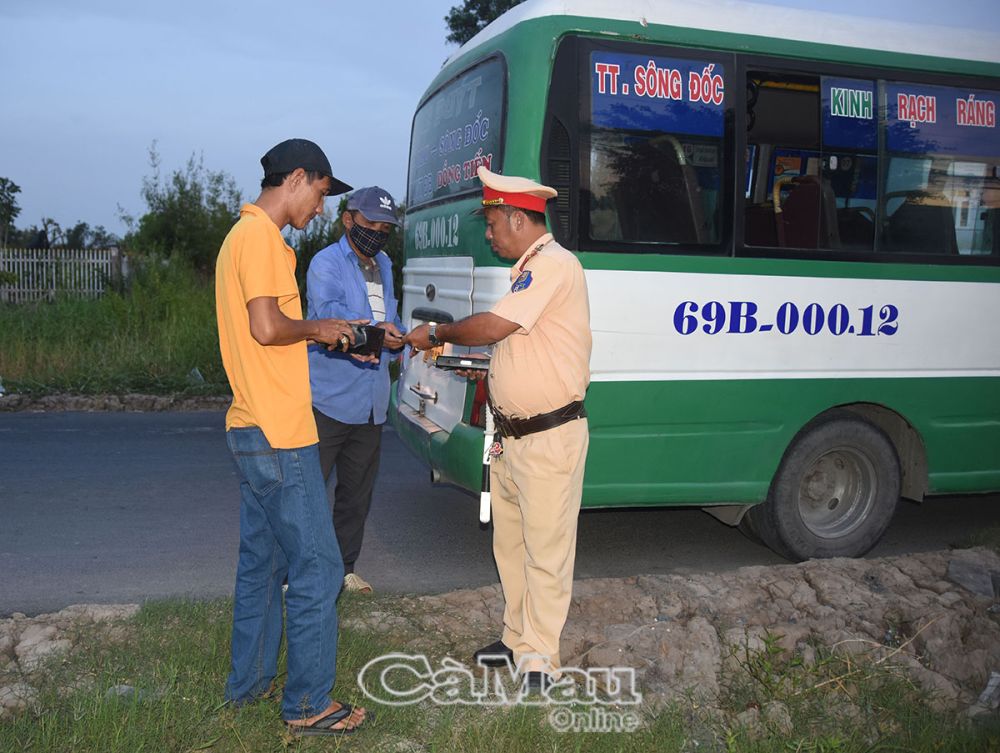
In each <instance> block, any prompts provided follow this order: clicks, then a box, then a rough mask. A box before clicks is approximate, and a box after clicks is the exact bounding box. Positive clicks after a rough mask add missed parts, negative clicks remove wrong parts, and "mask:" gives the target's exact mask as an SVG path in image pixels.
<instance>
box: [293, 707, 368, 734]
mask: <svg viewBox="0 0 1000 753" xmlns="http://www.w3.org/2000/svg"><path fill="white" fill-rule="evenodd" d="M372 717H373V715H372V714H370V713H367V712H366V711H365V710H364V709H360V708H359V709H354V707H353V706H351V705H350V704H347V703H338V702H337V701H334V702H333V703H331V704H330V706H329V707H328V708H327V709H326V710H325V711H323V712H321V713H319V714H318V715H316V716H314V717H311V718H310V719H303V720H301V721H299V720H296V721H292V722H290V721H285V726H286V727H287V728H288V729H289V730H290V731H291V732H293V733H294V734H296V735H304V736H313V735H353V734H354V733H355V732H357V731H358V730H359V729H361V727H362V726H363V725H364V724H365V723H366V722H368V721H369V720H370V719H371V718H372ZM351 721H353V722H354V724H350V722H351ZM341 722H343V723H344V726H342V727H337V726H335V725H337V724H339V723H341Z"/></svg>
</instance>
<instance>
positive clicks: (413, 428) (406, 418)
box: [389, 390, 483, 494]
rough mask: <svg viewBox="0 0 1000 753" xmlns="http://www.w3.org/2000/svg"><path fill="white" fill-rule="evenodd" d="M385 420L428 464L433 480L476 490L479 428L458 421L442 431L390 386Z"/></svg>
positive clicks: (480, 446) (479, 465)
mask: <svg viewBox="0 0 1000 753" xmlns="http://www.w3.org/2000/svg"><path fill="white" fill-rule="evenodd" d="M389 420H390V421H391V422H392V425H393V428H395V429H396V433H397V434H399V437H400V439H402V440H403V444H405V445H406V446H407V447H408V448H409V449H410V450H411V451H412V452H413V453H414V454H415V455H416V456H417V457H418V458H420V460H422V461H423V462H424V463H425V464H427V465H428V466H430V469H431V479H432V480H433V481H435V482H444V483H449V484H455V485H456V486H459V487H461V488H463V489H466V490H468V491H470V492H474V493H476V494H478V493H479V490H480V483H481V481H482V451H483V430H482V429H479V428H476V427H474V426H469V425H468V424H464V423H458V424H456V425H455V426H454V427H453V428H452V430H451V431H450V432H449V431H445V430H444V429H443V428H441V427H440V426H438V425H437V424H435V423H434V422H433V421H431V420H430V419H428V418H427V417H426V416H422V415H420V414H419V413H417V411H415V410H414V409H413V408H411V407H410V406H408V405H406V404H405V403H403V404H400V403H399V402H398V400H397V399H396V392H395V390H393V391H392V392H391V393H390V398H389Z"/></svg>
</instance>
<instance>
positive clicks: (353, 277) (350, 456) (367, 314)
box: [306, 186, 404, 593]
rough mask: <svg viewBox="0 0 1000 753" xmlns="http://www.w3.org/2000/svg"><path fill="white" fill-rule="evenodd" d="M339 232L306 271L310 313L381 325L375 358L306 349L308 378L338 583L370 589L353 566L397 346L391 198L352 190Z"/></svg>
mask: <svg viewBox="0 0 1000 753" xmlns="http://www.w3.org/2000/svg"><path fill="white" fill-rule="evenodd" d="M341 222H343V225H344V235H343V236H342V237H341V239H340V240H339V241H338V242H336V243H334V244H333V245H332V246H327V247H326V248H324V249H323V250H322V251H320V252H319V253H317V254H316V255H315V256H314V257H313V259H312V262H311V263H310V264H309V271H308V273H307V275H306V294H307V298H308V303H309V318H310V319H326V318H331V317H335V318H340V319H369V320H370V321H371V323H372V324H373V325H375V326H377V327H380V328H381V329H384V330H385V342H384V346H383V351H382V355H381V357H380V358H379V361H378V363H363V362H360V361H358V360H356V359H354V358H351V356H350V355H348V354H346V353H340V352H336V351H330V350H326V349H325V348H322V347H319V346H313V347H310V348H309V381H310V384H311V386H312V400H313V413H314V415H315V417H316V428H317V430H318V431H319V457H320V465H321V466H322V470H323V478H324V479H326V480H329V478H330V473H331V471H332V470H333V467H334V466H336V467H337V485H336V488H335V489H334V497H333V528H334V530H335V531H336V534H337V541H338V543H339V544H340V551H341V554H342V555H343V558H344V573H345V575H344V588H346V589H347V590H349V591H358V592H362V593H371V591H372V587H371V585H369V584H368V583H366V582H365V581H364V580H362V579H361V577H360V576H358V575H357V574H356V573H355V572H354V563H355V561H356V560H357V559H358V555H359V554H360V552H361V542H362V539H363V538H364V533H365V520H366V519H367V517H368V509H369V507H370V506H371V501H372V488H373V487H374V485H375V476H376V474H377V473H378V465H379V448H380V446H381V442H382V424H384V423H385V419H386V412H387V410H388V407H389V360H390V355H389V351H392V350H399V349H400V348H401V347H402V345H403V340H402V337H403V334H404V332H403V327H402V322H401V321H400V319H399V314H398V313H397V308H398V306H397V303H396V295H395V291H394V290H393V286H392V262H391V261H390V260H389V257H388V256H387V255H386V253H385V252H384V251H383V250H382V249H383V248H385V245H386V242H387V241H388V240H389V232H390V231H391V230H392V228H393V227H398V226H399V219H398V218H397V216H396V202H395V201H394V200H393V198H392V195H391V194H390V193H389V192H388V191H386V190H384V189H382V188H379V187H378V186H370V187H368V188H361V189H358V190H357V191H355V192H354V193H353V194H351V196H350V197H349V198H348V200H347V208H346V210H345V211H344V213H343V214H342V215H341Z"/></svg>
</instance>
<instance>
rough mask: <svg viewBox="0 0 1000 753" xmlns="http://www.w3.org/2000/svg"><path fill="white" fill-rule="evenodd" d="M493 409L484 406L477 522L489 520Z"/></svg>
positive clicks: (487, 521)
mask: <svg viewBox="0 0 1000 753" xmlns="http://www.w3.org/2000/svg"><path fill="white" fill-rule="evenodd" d="M494 431H495V429H494V426H493V411H491V410H490V409H489V407H487V408H486V428H485V429H484V430H483V486H482V491H481V492H480V493H479V522H480V523H489V522H490V449H491V448H492V447H493V434H494Z"/></svg>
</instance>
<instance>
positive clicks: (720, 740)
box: [0, 596, 1000, 753]
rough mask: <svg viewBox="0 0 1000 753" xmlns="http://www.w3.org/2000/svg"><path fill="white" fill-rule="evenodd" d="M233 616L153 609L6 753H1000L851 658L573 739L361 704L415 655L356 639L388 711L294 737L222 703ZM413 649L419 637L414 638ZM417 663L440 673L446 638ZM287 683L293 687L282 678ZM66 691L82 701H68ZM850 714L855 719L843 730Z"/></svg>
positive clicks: (459, 715) (93, 657) (798, 665)
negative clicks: (380, 680) (393, 660)
mask: <svg viewBox="0 0 1000 753" xmlns="http://www.w3.org/2000/svg"><path fill="white" fill-rule="evenodd" d="M394 604H395V602H394V600H393V599H392V598H391V597H380V598H378V599H371V598H365V597H357V596H353V597H345V598H344V599H343V600H342V601H341V614H342V617H344V618H345V619H346V621H347V622H348V623H350V618H351V616H352V615H354V616H357V615H360V614H363V613H366V612H369V611H373V610H376V609H378V610H380V611H383V612H386V611H388V612H390V613H391V612H392V610H393V609H398V606H395V605H394ZM229 627H230V604H229V603H228V602H226V601H215V602H160V603H150V604H147V605H146V606H145V607H144V608H143V609H142V610H141V611H140V613H139V615H138V616H137V617H136V618H135V620H134V621H133V623H132V624H131V626H130V629H129V631H128V633H127V637H125V638H124V639H119V640H118V641H117V642H115V641H112V640H109V639H96V638H94V637H93V636H91V637H90V638H89V639H88V640H84V641H82V642H81V644H80V645H81V646H83V648H82V649H79V650H76V651H75V652H74V653H72V654H71V655H69V656H68V657H65V658H64V659H63V660H61V661H60V662H58V663H57V664H55V665H54V666H52V667H50V669H49V670H48V674H47V675H46V677H45V678H44V681H41V682H37V684H38V685H39V686H40V691H39V692H40V696H39V702H38V705H37V707H35V708H33V709H31V710H29V711H26V712H23V713H21V714H20V715H19V716H18V717H16V718H15V719H14V720H13V721H8V722H4V723H0V750H2V751H37V752H38V753H42V752H44V753H60V752H62V751H65V752H66V753H70V752H71V751H72V753H91V752H92V753H118V752H120V753H138V751H156V752H157V753H160V752H172V751H177V752H178V753H180V752H186V751H200V750H206V751H218V752H220V753H228V752H233V753H248V752H249V751H254V752H257V751H285V750H293V751H300V750H301V751H314V750H315V751H319V750H357V751H362V750H363V751H366V752H367V751H397V752H398V753H408V752H409V751H422V750H426V751H442V753H444V752H449V753H450V752H451V751H461V752H462V753H465V752H466V751H468V752H469V753H499V752H500V751H516V752H517V753H522V752H528V751H560V752H561V751H595V752H598V753H600V752H602V751H607V752H608V753H611V752H612V751H614V752H617V751H636V752H639V751H657V752H659V751H684V752H685V753H687V752H689V751H722V752H725V753H737V752H740V753H742V752H747V753H751V752H752V753H779V752H781V751H802V752H803V753H807V752H813V753H834V752H835V753H855V752H857V753H870V752H873V751H919V752H923V751H927V752H931V751H942V752H947V753H952V752H955V753H979V752H983V753H985V752H987V751H997V750H1000V730H998V728H997V727H996V726H993V727H987V726H982V725H976V726H973V725H970V724H967V723H962V722H961V721H960V720H958V719H957V718H955V717H949V716H947V715H943V714H938V713H935V712H933V711H932V710H931V709H930V707H929V706H928V705H927V703H926V698H924V697H923V696H922V695H921V694H920V693H919V692H918V691H917V690H916V689H915V688H914V687H913V686H912V685H911V684H910V683H909V682H908V681H906V679H905V678H904V677H902V676H900V675H898V674H897V673H896V672H894V671H892V670H891V669H889V668H886V667H884V666H883V665H875V664H872V663H865V662H863V661H861V662H859V660H858V659H857V658H856V657H854V658H850V659H842V658H838V657H836V656H833V655H825V656H824V655H822V654H821V655H820V659H819V660H818V661H816V662H815V663H810V664H808V665H807V663H805V662H803V661H800V660H798V659H797V658H794V657H788V656H786V655H784V654H782V653H781V652H780V651H779V650H777V649H776V647H775V646H774V645H773V644H768V647H767V648H766V649H765V650H764V651H762V652H760V653H759V654H746V655H744V656H739V657H737V658H738V661H737V662H736V663H735V664H734V665H733V667H731V668H730V669H729V670H728V671H727V672H726V674H725V675H724V677H723V683H722V684H723V691H722V692H721V694H720V697H719V698H717V699H714V700H713V701H712V702H710V703H708V704H706V703H705V702H704V701H702V702H695V701H694V700H691V699H688V700H686V701H683V702H676V703H674V704H673V705H671V706H669V707H668V708H666V709H663V710H661V711H658V712H652V711H649V710H647V711H645V712H644V714H643V726H642V728H641V729H640V730H639V731H637V732H634V733H628V734H625V733H560V732H556V731H555V730H554V729H553V728H552V726H551V725H550V724H549V722H548V714H549V709H547V708H529V707H525V706H515V707H510V708H496V707H493V708H490V707H480V706H440V705H435V704H433V703H429V702H425V703H422V704H420V705H417V706H396V707H390V706H385V705H379V704H376V703H374V702H372V701H370V700H366V699H364V698H363V697H362V694H361V693H360V691H359V690H358V687H357V674H358V671H359V670H360V669H361V667H363V666H364V665H365V664H366V663H367V662H368V661H369V660H371V659H373V658H376V657H378V656H381V655H383V654H385V653H389V652H391V651H399V650H402V649H403V646H404V644H403V642H402V637H399V638H397V639H395V640H394V639H391V638H388V637H386V636H383V635H381V634H380V635H377V636H376V635H372V634H371V633H370V632H360V631H358V630H353V629H350V628H349V627H345V628H343V629H342V631H341V639H340V645H339V658H338V679H337V685H336V687H335V689H334V697H335V698H338V699H342V700H346V701H348V702H353V703H361V704H362V705H365V706H366V707H367V708H369V709H374V710H375V712H376V718H375V720H374V721H373V722H372V723H371V724H370V725H369V726H368V728H367V729H365V730H363V731H361V732H359V733H358V734H356V735H354V736H353V737H347V738H338V739H316V738H304V739H303V738H296V737H293V736H290V735H289V734H287V733H286V732H285V730H284V728H283V725H282V724H281V721H280V717H279V705H278V700H277V699H271V700H266V701H262V702H260V703H257V704H254V705H252V706H248V707H245V708H243V709H239V710H236V709H232V708H230V707H228V706H225V705H223V704H222V703H221V698H222V691H223V684H224V681H225V675H226V671H227V668H228V658H229V657H228V635H229ZM408 637H409V638H410V639H412V638H413V637H414V636H408ZM405 651H407V652H417V651H424V652H426V653H428V656H430V657H431V660H432V664H434V665H436V663H437V662H438V661H439V660H440V658H441V656H440V654H439V653H437V649H436V647H435V644H434V637H433V635H430V634H427V635H422V636H420V637H419V639H418V644H417V645H416V646H414V645H406V647H405ZM280 679H283V678H279V680H280ZM116 685H130V686H133V687H135V688H138V689H140V692H139V694H138V695H136V696H133V697H132V698H129V699H124V700H122V699H115V698H110V699H109V698H108V697H107V695H106V694H107V691H108V689H109V688H113V687H114V686H116ZM66 688H74V689H72V690H66ZM775 700H780V701H781V702H782V703H783V704H785V706H786V708H787V709H788V711H789V713H790V717H791V721H792V726H791V729H786V730H784V731H778V730H775V729H774V728H773V727H771V726H768V725H767V724H764V725H762V726H761V727H760V728H759V729H758V730H756V731H751V730H749V729H747V728H745V727H742V726H740V725H739V724H737V723H736V722H735V721H734V720H735V716H736V714H738V713H739V712H742V711H745V710H746V709H755V708H758V707H760V708H765V707H766V706H767V704H768V703H769V702H770V701H775ZM845 709H849V710H850V714H849V715H847V716H845Z"/></svg>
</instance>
